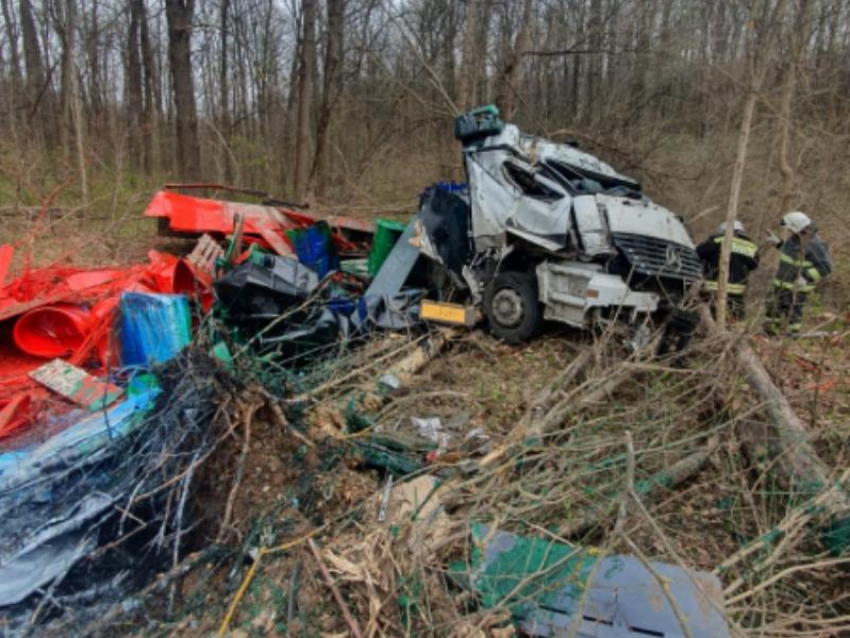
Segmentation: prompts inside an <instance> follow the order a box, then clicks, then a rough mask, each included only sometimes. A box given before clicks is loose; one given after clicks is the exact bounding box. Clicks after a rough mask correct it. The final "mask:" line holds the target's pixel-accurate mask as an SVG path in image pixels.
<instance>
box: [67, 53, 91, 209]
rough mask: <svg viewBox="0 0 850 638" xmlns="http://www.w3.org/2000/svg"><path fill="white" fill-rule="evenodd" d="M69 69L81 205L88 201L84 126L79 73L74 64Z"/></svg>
mask: <svg viewBox="0 0 850 638" xmlns="http://www.w3.org/2000/svg"><path fill="white" fill-rule="evenodd" d="M72 66H73V68H72V69H71V86H70V87H69V88H70V91H71V121H72V124H73V127H74V139H75V140H76V150H77V163H78V164H79V167H80V194H81V195H82V198H83V205H84V206H85V205H87V204H88V201H89V179H88V169H87V167H86V150H85V149H86V133H85V130H86V126H85V121H84V120H83V99H82V96H81V95H80V75H79V69H78V68H77V65H76V64H72Z"/></svg>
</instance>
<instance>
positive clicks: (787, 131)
mask: <svg viewBox="0 0 850 638" xmlns="http://www.w3.org/2000/svg"><path fill="white" fill-rule="evenodd" d="M813 6H814V2H812V0H801V1H800V5H799V8H798V14H797V20H796V24H795V26H794V28H793V31H792V33H791V55H790V56H788V58H787V59H786V61H785V69H784V78H783V82H782V93H781V95H780V98H779V120H778V123H777V125H778V127H779V131H778V138H779V174H780V178H781V180H782V191H781V194H780V199H779V212H780V213H783V212H788V210H790V209H791V206H792V202H793V199H794V169H793V168H792V166H791V162H790V161H789V160H788V147H789V144H790V140H789V138H790V136H791V106H792V103H793V101H794V92H795V90H796V87H797V68H798V67H799V66H800V61H801V57H802V53H803V49H804V47H805V46H806V43H807V42H808V40H809V33H810V29H811V26H810V25H811V13H812V9H813Z"/></svg>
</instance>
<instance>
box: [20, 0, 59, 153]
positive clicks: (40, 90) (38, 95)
mask: <svg viewBox="0 0 850 638" xmlns="http://www.w3.org/2000/svg"><path fill="white" fill-rule="evenodd" d="M18 8H19V11H20V14H21V36H22V38H23V44H24V63H25V65H26V70H27V102H28V107H29V108H28V113H27V118H28V120H29V121H31V122H32V121H38V122H39V124H40V127H38V128H40V129H41V130H40V132H41V135H42V137H43V141H44V143H45V144H46V145H47V146H48V147H49V146H51V145H52V143H53V142H54V139H55V137H54V135H53V132H54V129H53V126H52V124H51V122H50V113H49V111H50V98H51V93H50V87H48V86H47V74H46V72H45V69H44V62H43V58H42V55H41V45H40V43H39V39H38V32H37V31H36V27H35V20H33V15H32V4H31V3H30V0H20V3H19V4H18Z"/></svg>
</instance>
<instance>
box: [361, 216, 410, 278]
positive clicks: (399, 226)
mask: <svg viewBox="0 0 850 638" xmlns="http://www.w3.org/2000/svg"><path fill="white" fill-rule="evenodd" d="M404 229H405V225H404V224H403V223H401V222H394V221H392V220H390V219H379V220H378V223H377V224H375V239H374V240H373V241H372V251H371V252H370V253H369V264H368V266H369V274H370V275H372V276H373V277H374V276H375V275H376V274H377V273H378V271H379V270H380V269H381V266H383V265H384V262H385V261H386V259H387V256H389V254H390V252H391V251H392V249H393V246H395V245H396V242H397V241H398V238H399V237H401V234H402V233H403V232H404Z"/></svg>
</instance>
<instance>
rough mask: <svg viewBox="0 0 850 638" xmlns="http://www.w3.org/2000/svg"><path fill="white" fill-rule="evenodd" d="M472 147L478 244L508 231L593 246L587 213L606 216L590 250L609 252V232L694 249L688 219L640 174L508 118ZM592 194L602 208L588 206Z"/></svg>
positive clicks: (469, 159)
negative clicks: (651, 192)
mask: <svg viewBox="0 0 850 638" xmlns="http://www.w3.org/2000/svg"><path fill="white" fill-rule="evenodd" d="M465 154H466V167H467V172H468V177H469V205H470V207H471V215H472V220H473V223H472V236H473V240H474V242H475V245H476V249H477V250H482V249H487V248H501V247H502V246H504V245H505V243H507V240H508V236H514V237H520V238H522V239H523V240H525V241H526V242H529V243H531V244H533V245H536V246H538V247H539V248H542V249H544V250H547V251H550V252H558V251H567V252H570V251H573V250H577V249H578V250H581V249H583V248H589V247H590V244H591V242H590V241H588V240H590V237H587V238H585V237H583V236H582V226H583V225H585V226H586V225H587V223H588V222H589V221H590V220H589V218H588V214H591V215H593V216H598V217H599V220H598V221H594V222H593V223H592V224H591V226H592V227H593V229H594V230H593V232H595V233H596V235H597V236H596V237H595V238H594V247H593V248H591V249H590V250H589V251H588V252H589V253H590V254H589V255H588V256H590V257H593V256H595V255H596V254H603V253H604V252H606V249H605V247H604V246H600V245H599V241H604V243H607V244H608V246H607V248H608V251H613V246H611V244H610V242H609V241H607V239H608V238H607V237H606V238H603V235H606V236H607V235H608V234H609V233H610V234H611V235H612V236H616V235H629V236H638V237H649V238H652V239H653V240H657V241H663V242H665V243H672V244H677V245H679V246H682V247H685V248H687V249H691V250H692V249H693V242H692V241H691V239H690V237H689V236H688V233H687V230H686V229H685V227H684V224H683V223H682V221H681V220H680V219H679V218H678V217H677V216H676V215H674V214H673V213H672V212H670V211H669V210H667V209H665V208H663V207H662V206H658V205H657V204H655V203H653V202H651V201H650V200H649V199H648V198H646V197H644V196H642V195H641V194H640V184H639V183H638V182H637V181H635V180H634V179H632V178H630V177H628V176H626V175H622V174H621V173H618V172H617V171H615V170H614V169H613V168H611V166H609V165H608V164H606V163H605V162H603V161H601V160H599V159H598V158H596V157H594V156H593V155H590V154H589V153H585V152H584V151H581V150H579V149H577V148H575V147H573V146H571V145H569V144H556V143H554V142H550V141H548V140H544V139H541V138H536V137H531V136H526V135H523V134H522V133H520V131H519V129H518V128H517V127H516V126H514V125H512V124H509V125H506V126H505V127H504V129H503V130H502V131H501V132H500V133H499V134H498V135H492V136H490V137H487V138H485V139H484V140H482V141H481V142H480V143H477V144H473V145H471V146H468V147H467V148H466V149H465ZM591 201H592V202H594V205H593V207H592V208H594V209H596V210H595V211H592V212H589V211H590V209H591V207H590V206H588V204H589V203H590V202H591ZM574 216H575V217H576V219H573V217H574ZM578 217H583V219H578ZM574 221H575V223H576V224H577V226H578V228H577V229H574V228H573V222H574ZM576 230H577V232H578V236H575V232H576ZM571 233H572V235H573V236H572V237H571ZM571 239H572V242H571Z"/></svg>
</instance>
